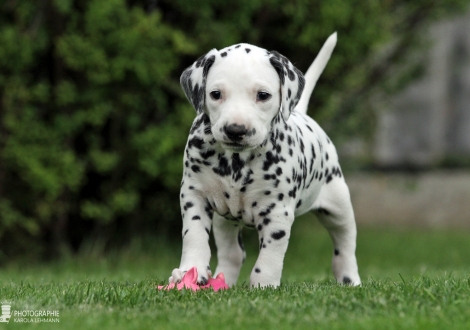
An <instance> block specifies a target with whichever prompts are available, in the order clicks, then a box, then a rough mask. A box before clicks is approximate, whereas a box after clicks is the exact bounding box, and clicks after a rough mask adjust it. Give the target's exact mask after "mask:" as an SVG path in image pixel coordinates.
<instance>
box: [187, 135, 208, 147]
mask: <svg viewBox="0 0 470 330" xmlns="http://www.w3.org/2000/svg"><path fill="white" fill-rule="evenodd" d="M203 145H204V141H203V140H202V139H201V138H199V137H197V136H195V137H193V138H192V139H191V140H189V141H188V148H189V149H191V148H192V147H196V148H198V149H202V146H203Z"/></svg>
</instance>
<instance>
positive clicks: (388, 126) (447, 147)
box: [373, 13, 470, 167]
mask: <svg viewBox="0 0 470 330" xmlns="http://www.w3.org/2000/svg"><path fill="white" fill-rule="evenodd" d="M429 34H430V40H431V41H432V45H433V46H432V47H431V48H430V50H429V52H428V53H427V54H426V56H425V58H424V61H425V67H426V73H425V75H424V77H422V79H420V80H418V81H416V82H414V83H412V84H411V85H410V86H409V87H408V88H406V89H405V90H404V91H402V92H401V93H399V94H398V95H396V96H395V97H393V99H392V100H390V101H389V102H388V108H387V109H380V110H381V111H380V116H379V124H378V129H377V135H376V138H375V143H374V148H373V158H374V161H375V162H376V164H377V165H379V166H381V167H403V166H413V167H429V166H434V165H436V164H439V163H440V162H441V161H442V160H443V159H444V158H446V157H453V158H455V157H463V158H465V159H470V13H467V14H466V15H464V16H461V17H457V18H454V19H452V20H447V21H443V22H440V23H437V24H436V25H434V26H433V27H432V28H430V29H429Z"/></svg>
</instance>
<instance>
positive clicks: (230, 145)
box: [222, 142, 250, 152]
mask: <svg viewBox="0 0 470 330" xmlns="http://www.w3.org/2000/svg"><path fill="white" fill-rule="evenodd" d="M222 146H223V147H224V148H225V149H229V150H233V151H238V152H241V151H244V150H249V149H250V145H248V144H244V143H238V142H222Z"/></svg>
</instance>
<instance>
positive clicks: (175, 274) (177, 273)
mask: <svg viewBox="0 0 470 330" xmlns="http://www.w3.org/2000/svg"><path fill="white" fill-rule="evenodd" d="M185 273H186V271H182V270H180V269H178V268H175V269H173V271H172V272H171V276H170V278H169V279H168V283H170V284H172V283H179V282H181V280H182V279H183V276H184V274H185Z"/></svg>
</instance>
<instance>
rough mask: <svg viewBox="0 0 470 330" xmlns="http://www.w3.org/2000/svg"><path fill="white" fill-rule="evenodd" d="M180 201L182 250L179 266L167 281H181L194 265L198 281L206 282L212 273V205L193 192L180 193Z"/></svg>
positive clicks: (200, 282)
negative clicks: (210, 236)
mask: <svg viewBox="0 0 470 330" xmlns="http://www.w3.org/2000/svg"><path fill="white" fill-rule="evenodd" d="M182 190H183V189H182ZM180 202H181V213H182V217H183V252H182V255H181V263H180V267H179V268H176V269H174V270H173V272H172V276H171V277H170V279H169V282H170V283H175V282H179V281H181V279H182V277H183V276H184V274H185V273H186V272H187V271H188V270H189V269H191V268H192V267H196V268H197V273H198V283H199V284H206V283H207V280H208V279H209V277H210V276H211V275H212V274H211V271H210V266H209V262H210V259H211V250H210V247H209V233H210V229H211V225H212V216H213V211H212V207H211V206H210V204H209V203H208V202H207V201H206V200H205V198H203V197H201V196H197V195H195V194H191V196H184V193H182V194H181V199H180Z"/></svg>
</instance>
